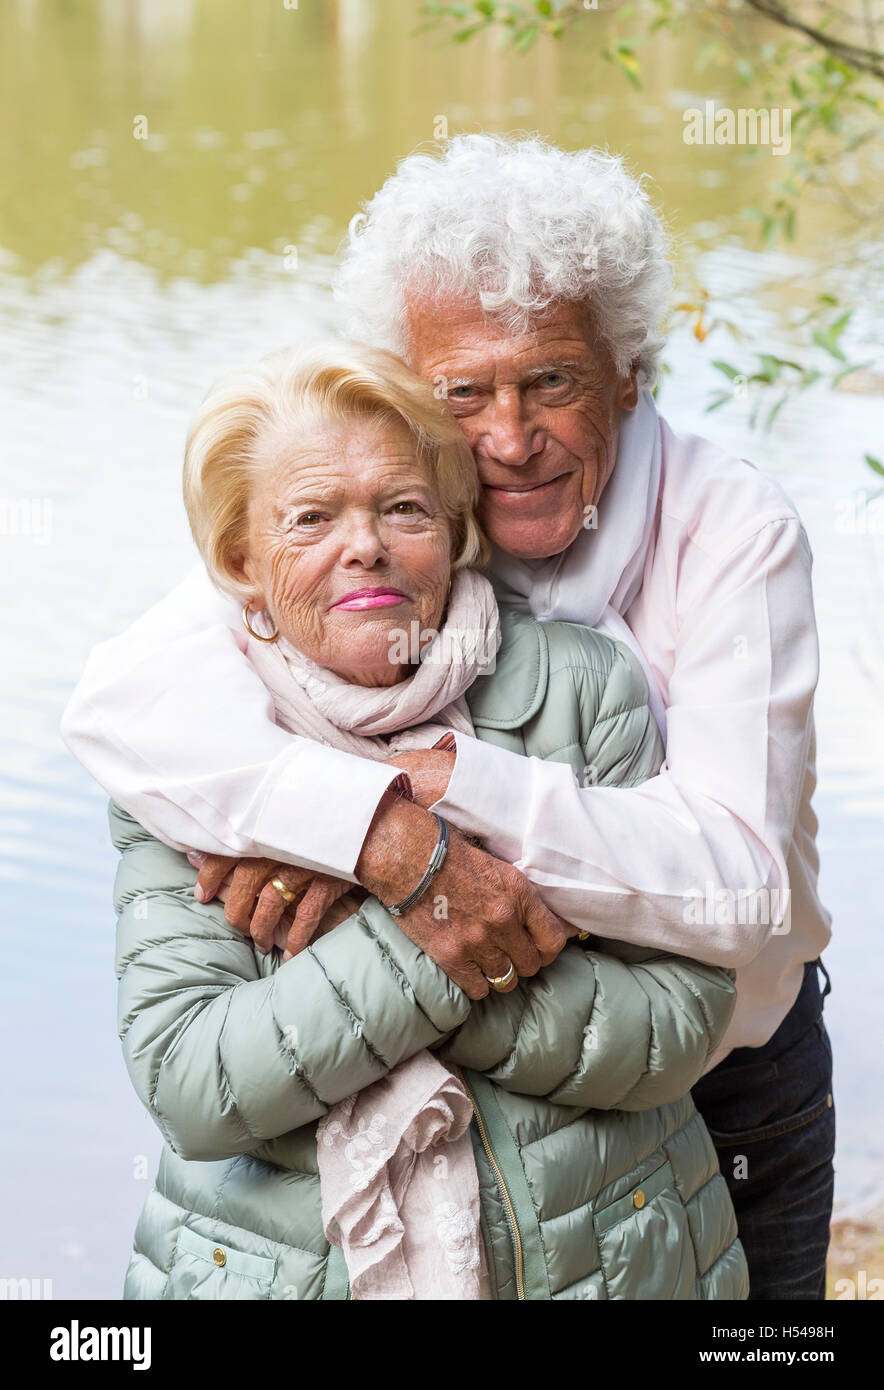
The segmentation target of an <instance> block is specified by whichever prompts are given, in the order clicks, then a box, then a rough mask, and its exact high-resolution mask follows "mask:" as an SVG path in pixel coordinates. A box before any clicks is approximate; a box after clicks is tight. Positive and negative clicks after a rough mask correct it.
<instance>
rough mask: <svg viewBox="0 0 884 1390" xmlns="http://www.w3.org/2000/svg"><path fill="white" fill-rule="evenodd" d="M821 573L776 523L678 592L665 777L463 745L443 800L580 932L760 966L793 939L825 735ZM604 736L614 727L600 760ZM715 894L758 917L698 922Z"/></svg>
mask: <svg viewBox="0 0 884 1390" xmlns="http://www.w3.org/2000/svg"><path fill="white" fill-rule="evenodd" d="M810 570H811V558H810V552H809V548H808V545H807V539H806V537H805V535H804V531H803V528H802V527H801V525H800V522H798V521H797V520H795V521H793V520H782V521H775V522H770V523H768V524H766V525H764V526H762V527H761V528H760V529H759V531H758V532H757V533H756V534H755V535H754V536H752V537H750V538H749V539H748V540H745V541H743V542H742V543H740V544H739V545H737V546H736V547H735V548H734V550H733V551H732V552H731V553H730V555H729V556H728V557H727V558H726V560H724V561H720V562H718V563H716V564H715V565H714V566H713V565H711V564H710V565H709V566H708V567H707V570H706V571H705V572H704V574H703V575H702V577H701V578H700V579H699V580H698V581H697V582H696V583H695V585H694V586H693V589H692V591H691V592H690V593H686V594H680V595H679V602H680V615H679V619H680V621H679V632H678V638H677V649H676V653H675V664H674V669H673V671H672V675H671V679H670V682H669V700H668V708H667V724H668V740H667V745H668V746H667V756H666V761H665V762H664V764H663V767H662V770H661V772H660V774H659V775H658V776H656V777H653V778H652V779H651V780H650V781H648V782H645V783H644V784H643V785H641V786H638V787H634V788H628V789H622V788H607V787H604V786H592V785H590V786H586V787H581V786H580V785H579V783H578V781H577V780H576V779H575V777H574V774H573V772H572V771H571V769H570V767H567V766H563V765H561V764H556V763H552V762H541V761H539V760H538V759H536V758H532V759H529V760H528V761H527V762H526V760H525V759H524V758H522V757H519V756H517V755H515V754H512V753H509V752H507V751H505V750H503V749H500V748H498V747H495V746H493V745H491V744H488V743H480V742H478V741H476V740H475V739H468V738H463V737H461V736H460V735H458V736H457V759H456V763H455V767H454V771H453V773H452V775H451V779H450V782H449V784H448V787H447V790H446V791H445V792H444V795H443V796H442V799H441V800H438V801H436V802H429V803H428V804H430V805H432V806H433V809H435V810H436V811H438V812H439V813H440V814H442V815H447V816H450V817H451V818H452V820H453V821H454V823H455V824H456V825H458V826H459V827H460V828H461V829H462V830H463V831H464V832H465V833H467V834H471V835H478V836H480V837H481V838H482V840H483V842H484V844H485V846H486V847H487V848H488V849H489V850H490V851H491V853H492V854H496V855H498V856H499V857H501V858H502V859H506V860H507V861H508V862H510V863H512V864H514V865H515V866H516V867H518V868H519V869H521V870H522V872H523V873H525V874H526V875H527V876H528V878H529V879H530V880H531V881H532V882H533V883H534V884H536V885H537V887H538V888H539V889H540V892H541V895H542V897H543V900H544V902H546V903H547V905H548V906H550V907H551V908H552V909H553V911H555V912H558V913H559V914H561V916H562V917H564V918H565V919H566V920H567V921H569V922H572V923H574V924H575V925H577V926H580V927H583V928H585V929H586V930H590V931H592V932H594V933H601V934H603V935H605V936H609V937H617V938H619V939H621V940H624V941H631V942H635V943H637V944H640V945H646V946H655V947H657V948H658V949H664V950H671V951H674V952H676V953H679V954H683V955H692V956H696V957H698V958H699V959H701V960H704V961H708V962H710V963H712V964H716V965H723V966H727V967H736V966H741V965H744V964H746V963H747V962H749V961H751V960H752V959H753V958H754V957H755V956H756V955H757V954H758V952H759V951H760V950H761V948H762V947H763V946H764V944H765V942H766V941H767V939H768V937H769V935H770V934H771V932H772V931H777V932H782V931H783V927H784V925H785V926H786V929H787V930H788V924H783V923H782V920H781V918H782V913H777V911H776V908H777V903H778V902H782V898H777V897H774V896H773V893H772V890H780V893H782V892H783V890H787V889H788V887H789V884H788V876H787V871H786V855H787V853H788V848H789V844H790V841H791V839H792V835H793V830H794V825H795V818H796V814H797V808H798V803H799V798H800V795H801V791H802V786H803V782H804V777H805V772H806V764H807V754H808V746H809V741H810V735H811V727H812V725H811V721H812V700H813V692H814V689H815V686H816V682H817V674H818V648H817V637H816V628H815V622H814V612H813V599H812V592H811V583H810ZM605 737H606V728H605V722H604V720H600V721H599V723H598V728H597V735H596V739H597V744H596V746H597V748H598V753H599V757H600V758H601V757H603V754H604V740H605ZM587 761H588V763H589V764H590V765H592V763H593V762H594V761H595V759H594V757H593V756H590V757H589V758H588V760H587ZM410 772H411V775H412V783H413V785H414V786H415V787H416V788H418V790H419V781H420V779H419V778H418V777H417V775H416V773H415V771H414V769H410ZM588 777H589V780H590V781H591V779H592V774H591V772H590V773H589V775H588ZM707 884H711V885H712V888H713V890H716V891H717V890H719V889H727V890H730V891H731V892H734V893H745V894H746V895H747V897H746V901H745V906H746V909H747V910H746V911H744V912H742V913H730V914H728V913H721V914H717V913H716V920H715V921H714V922H713V923H704V924H703V925H698V924H697V922H696V920H695V918H694V917H692V914H691V912H690V900H689V896H688V895H690V894H691V892H692V890H697V891H698V892H699V893H701V894H702V893H704V892H705V891H706V885H707ZM753 906H754V907H755V908H756V909H757V911H756V912H755V915H754V921H753V912H752V908H753ZM768 908H769V909H770V912H769V913H768V911H767V910H766V909H768ZM719 916H720V918H721V920H718V919H719ZM741 917H742V918H743V919H748V920H743V921H741V920H740V918H741Z"/></svg>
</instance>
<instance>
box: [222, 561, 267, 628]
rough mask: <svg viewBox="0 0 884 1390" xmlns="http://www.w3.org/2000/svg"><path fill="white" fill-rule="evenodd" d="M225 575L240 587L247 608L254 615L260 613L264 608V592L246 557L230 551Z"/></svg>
mask: <svg viewBox="0 0 884 1390" xmlns="http://www.w3.org/2000/svg"><path fill="white" fill-rule="evenodd" d="M227 573H228V574H229V575H230V578H231V579H233V580H234V581H235V582H236V583H237V584H239V585H240V586H241V588H242V596H243V598H244V599H246V601H247V602H248V605H249V607H250V608H251V609H252V610H253V611H254V612H255V613H260V611H261V609H262V608H264V607H265V601H264V590H263V588H262V587H261V584H260V583H259V582H258V576H257V575H256V573H255V570H254V566H253V565H252V563H251V561H250V560H249V558H248V556H247V555H244V554H243V553H242V552H241V551H239V550H233V551H231V552H230V554H229V555H228V557H227Z"/></svg>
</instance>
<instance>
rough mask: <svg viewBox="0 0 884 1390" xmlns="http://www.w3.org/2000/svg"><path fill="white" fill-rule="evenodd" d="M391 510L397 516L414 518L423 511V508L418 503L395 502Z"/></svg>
mask: <svg viewBox="0 0 884 1390" xmlns="http://www.w3.org/2000/svg"><path fill="white" fill-rule="evenodd" d="M392 510H393V511H394V512H395V513H396V515H397V516H416V515H417V513H418V512H422V511H423V507H422V506H421V505H420V503H419V502H395V503H394V504H393V508H392Z"/></svg>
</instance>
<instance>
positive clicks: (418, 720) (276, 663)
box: [247, 570, 500, 1301]
mask: <svg viewBox="0 0 884 1390" xmlns="http://www.w3.org/2000/svg"><path fill="white" fill-rule="evenodd" d="M410 636H411V634H408V636H407V637H406V642H407V640H408V638H409V637H410ZM419 636H420V634H415V637H416V638H417V639H419ZM499 646H500V620H499V615H498V610H497V602H496V600H495V598H494V593H493V591H492V588H491V585H490V584H489V583H488V581H487V579H484V578H483V577H482V576H481V575H479V574H477V573H476V572H475V571H473V570H458V571H457V572H456V573H455V574H454V576H453V579H452V586H451V595H450V598H449V602H448V610H447V614H446V619H445V622H444V624H443V626H442V628H441V629H440V631H439V633H438V634H437V635H436V637H435V638H434V640H433V641H432V643H431V644H429V645H428V646H427V647H426V649H425V650H423V649H422V651H423V655H422V660H421V663H420V665H419V666H417V667H416V669H415V672H414V675H412V676H409V677H408V679H406V680H404V681H400V682H399V683H398V684H397V685H392V686H383V687H372V688H368V687H365V686H359V685H351V684H349V683H348V682H347V681H344V680H342V679H341V677H339V676H336V675H334V674H333V673H332V672H330V671H328V670H326V669H324V668H323V667H320V666H317V665H316V663H315V662H313V661H311V660H310V659H309V658H308V657H306V656H304V655H303V654H302V653H301V652H299V651H297V649H296V648H295V647H293V646H291V644H290V643H289V642H287V641H286V640H285V639H284V638H282V637H280V638H279V640H278V641H277V642H274V643H262V642H257V641H255V640H254V639H251V638H250V639H249V643H248V648H247V651H248V656H249V660H250V661H251V662H252V664H253V665H254V666H255V668H256V670H257V671H258V674H259V675H260V677H261V679H262V680H263V682H264V684H265V685H266V686H267V688H268V690H269V691H270V693H271V695H272V696H273V702H274V706H275V710H276V722H277V724H280V725H281V726H282V727H283V728H285V729H288V730H289V732H290V733H295V734H302V735H304V736H305V737H307V738H312V739H316V740H318V741H319V742H321V743H327V744H330V745H331V746H332V747H335V748H342V749H344V750H346V751H348V752H351V753H356V754H358V755H360V756H362V757H367V758H378V759H381V758H388V757H390V755H391V754H395V753H397V752H405V751H406V750H407V749H410V748H428V747H431V746H432V745H433V744H434V743H437V742H438V741H439V739H440V737H441V736H442V734H443V733H445V732H447V731H448V730H450V729H455V730H458V731H460V732H461V733H466V734H470V735H472V734H473V733H474V730H473V724H472V721H471V719H470V716H469V710H468V708H467V704H466V701H465V699H464V693H465V691H467V690H468V689H469V688H470V686H471V685H472V684H473V681H474V680H476V679H477V678H478V677H479V676H480V675H481V673H482V671H483V669H484V670H493V669H494V658H495V656H496V654H497V650H498V647H499ZM384 735H386V736H387V737H384ZM472 1115H473V1108H472V1104H471V1102H470V1099H469V1097H468V1095H467V1093H466V1090H465V1089H464V1087H463V1085H462V1083H461V1082H460V1080H459V1079H458V1078H457V1077H455V1076H452V1074H451V1073H450V1072H449V1071H448V1069H447V1068H446V1067H444V1066H443V1065H442V1064H441V1062H439V1061H438V1059H437V1058H435V1057H434V1056H433V1055H432V1053H430V1052H426V1051H424V1052H419V1053H418V1054H417V1056H415V1057H412V1058H410V1059H409V1060H408V1061H406V1062H401V1063H400V1064H399V1065H398V1066H397V1067H394V1068H393V1070H392V1071H391V1072H389V1073H388V1074H387V1075H386V1076H385V1077H384V1078H383V1079H382V1080H380V1081H376V1082H375V1083H374V1085H373V1086H369V1087H367V1088H366V1089H365V1090H364V1091H359V1092H358V1093H357V1094H356V1095H353V1096H350V1097H348V1098H347V1099H346V1100H343V1101H339V1102H338V1104H337V1105H334V1106H332V1108H331V1110H330V1111H329V1112H328V1114H327V1115H326V1116H325V1118H324V1119H322V1120H321V1121H320V1123H319V1125H318V1126H317V1130H316V1142H317V1158H318V1165H319V1185H320V1193H321V1198H322V1221H323V1227H324V1230H325V1234H326V1237H327V1238H328V1240H329V1241H331V1242H332V1243H333V1244H335V1245H338V1246H340V1247H341V1248H342V1249H343V1251H344V1256H345V1259H346V1262H347V1269H348V1271H349V1275H350V1289H351V1294H352V1297H353V1298H354V1299H388V1300H394V1299H395V1300H399V1299H414V1300H422V1299H433V1300H439V1299H451V1300H457V1301H460V1300H469V1299H481V1298H488V1297H489V1294H488V1281H487V1272H486V1267H485V1250H484V1245H483V1242H482V1237H481V1232H480V1227H479V1180H478V1175H477V1172H476V1163H475V1159H474V1157H473V1149H472V1142H471V1140H470V1121H471V1120H472Z"/></svg>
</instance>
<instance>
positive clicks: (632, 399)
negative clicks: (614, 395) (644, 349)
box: [619, 358, 638, 410]
mask: <svg viewBox="0 0 884 1390" xmlns="http://www.w3.org/2000/svg"><path fill="white" fill-rule="evenodd" d="M619 395H620V409H621V410H635V407H636V406H637V405H638V359H637V358H636V360H635V361H634V362H633V364H632V366H631V367H630V369H629V375H628V376H625V377H621V379H620V384H619Z"/></svg>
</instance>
